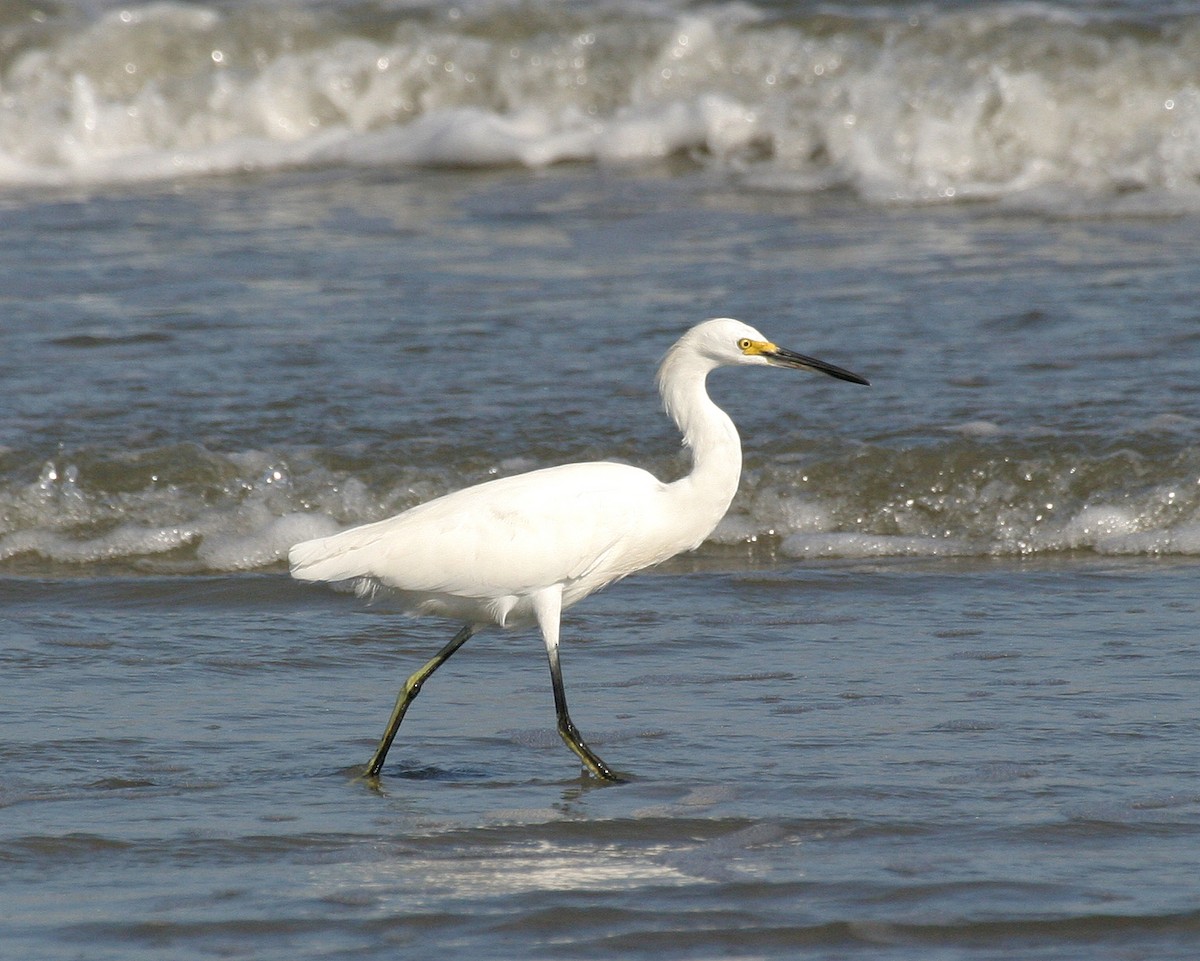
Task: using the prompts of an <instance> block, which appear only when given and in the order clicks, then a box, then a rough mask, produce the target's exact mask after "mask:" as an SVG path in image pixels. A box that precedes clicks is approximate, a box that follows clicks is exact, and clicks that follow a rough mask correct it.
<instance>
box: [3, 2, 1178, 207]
mask: <svg viewBox="0 0 1200 961" xmlns="http://www.w3.org/2000/svg"><path fill="white" fill-rule="evenodd" d="M0 50H6V51H10V52H9V53H8V54H7V55H6V57H5V63H4V65H3V68H2V72H0V99H2V102H3V107H4V109H3V111H0V184H8V185H10V186H15V185H22V184H33V185H65V184H103V183H112V182H121V181H140V180H155V179H164V178H178V177H189V176H197V175H206V174H228V173H236V172H241V171H246V170H279V169H285V168H291V167H297V166H301V167H303V166H313V165H350V166H355V165H368V166H377V165H385V166H387V165H399V166H405V165H407V166H444V167H464V168H471V167H495V166H506V165H515V166H523V167H529V168H539V167H544V166H547V165H551V164H556V163H563V162H576V163H594V164H614V163H619V164H645V163H652V162H655V161H658V160H660V159H662V158H664V157H684V158H687V159H688V160H690V161H691V162H693V163H695V164H696V165H698V166H700V167H705V168H710V169H712V170H714V171H717V172H720V173H723V174H726V175H728V176H730V177H734V178H738V179H739V180H741V181H742V182H743V183H744V184H745V185H746V186H748V187H750V188H754V189H765V190H786V191H799V192H807V191H812V190H818V189H825V188H828V187H835V186H836V187H842V188H847V189H850V190H853V191H855V192H857V193H858V194H859V195H860V196H862V197H864V198H866V199H868V200H871V201H875V202H888V203H890V202H904V203H911V202H948V201H961V200H974V201H978V200H993V201H995V200H999V201H1006V202H1013V201H1015V202H1020V203H1028V204H1034V205H1036V206H1039V207H1048V208H1052V209H1055V210H1058V211H1062V212H1068V213H1069V212H1078V211H1087V210H1091V209H1094V208H1095V206H1096V205H1097V204H1100V205H1102V206H1107V207H1115V208H1117V209H1134V208H1136V209H1144V210H1160V211H1167V210H1178V209H1179V208H1180V206H1185V207H1189V208H1194V207H1195V206H1197V201H1198V199H1200V189H1198V187H1197V177H1198V175H1200V159H1198V158H1200V87H1198V86H1197V83H1196V78H1195V70H1194V64H1195V62H1196V60H1197V57H1198V56H1200V15H1196V14H1188V13H1180V14H1178V15H1174V16H1167V15H1163V14H1155V15H1154V16H1153V17H1151V16H1150V15H1147V16H1146V18H1145V19H1144V20H1139V19H1138V15H1137V13H1136V9H1133V8H1131V10H1130V11H1129V12H1128V13H1125V14H1123V13H1122V12H1120V11H1118V12H1116V13H1113V12H1112V11H1111V10H1109V11H1107V12H1097V13H1092V12H1090V11H1089V10H1087V9H1084V8H1073V9H1071V10H1070V11H1064V10H1063V9H1062V8H1061V7H1058V6H1055V5H1051V4H1039V3H1024V4H986V5H978V6H976V5H971V6H969V7H966V8H963V9H957V8H956V9H948V10H947V9H939V8H937V7H934V6H921V7H913V6H908V5H904V6H894V7H893V6H886V5H883V6H872V7H870V8H868V9H866V10H861V11H860V10H857V9H856V8H853V7H848V8H844V9H842V8H839V9H837V10H836V11H832V10H831V11H822V10H820V9H817V10H812V9H810V8H808V7H801V8H799V10H798V11H794V12H790V13H789V12H775V11H770V10H766V9H758V8H756V7H754V6H752V5H748V4H742V3H737V4H734V3H720V4H716V5H712V6H707V7H704V8H700V9H698V10H692V11H686V12H685V11H681V10H680V8H679V7H678V6H677V5H676V4H673V3H668V2H666V0H655V2H650V3H643V4H602V5H595V6H581V7H571V8H565V9H564V8H563V7H562V6H561V5H559V4H553V3H550V2H548V0H535V2H533V3H526V4H520V5H515V4H494V3H480V4H465V5H456V6H455V7H453V8H446V9H445V10H441V9H431V10H424V9H414V8H408V7H405V6H403V5H402V6H400V7H389V6H384V7H381V6H379V5H375V4H359V3H347V4H341V5H337V6H335V7H325V6H322V7H311V8H309V7H297V6H295V5H294V4H290V3H283V2H276V3H271V2H267V3H262V4H255V5H254V6H253V7H252V8H246V9H244V10H243V9H238V8H229V7H218V6H203V5H193V4H188V5H184V4H178V3H170V2H163V3H152V4H143V5H130V6H123V7H121V8H119V9H111V10H108V11H105V12H101V13H98V14H87V13H85V12H83V11H81V10H77V9H74V8H71V9H67V8H64V9H61V10H57V11H56V12H53V13H43V12H37V13H26V14H24V15H22V16H19V17H16V18H14V19H12V20H11V21H9V22H7V25H6V26H4V27H3V28H0Z"/></svg>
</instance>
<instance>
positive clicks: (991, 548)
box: [0, 437, 1200, 573]
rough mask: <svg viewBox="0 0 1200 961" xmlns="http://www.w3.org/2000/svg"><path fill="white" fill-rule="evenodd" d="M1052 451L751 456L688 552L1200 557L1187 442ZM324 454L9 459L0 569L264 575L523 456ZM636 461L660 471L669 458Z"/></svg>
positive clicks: (1, 487)
mask: <svg viewBox="0 0 1200 961" xmlns="http://www.w3.org/2000/svg"><path fill="white" fill-rule="evenodd" d="M1060 446H1061V444H1060V443H1059V442H1058V441H1057V440H1056V439H1053V438H1050V439H1046V440H1044V441H1042V442H1037V443H1032V442H1028V441H1023V442H1020V443H1016V442H1013V443H1008V444H1003V445H1001V446H997V441H996V440H995V439H994V438H991V437H988V438H987V439H985V440H982V441H981V440H977V439H974V438H959V439H955V440H951V441H947V442H944V443H942V444H939V445H936V446H933V447H924V446H912V447H900V448H886V447H865V448H862V449H860V450H858V451H856V452H855V453H854V454H852V455H850V456H847V457H840V458H835V459H827V460H822V459H820V458H819V457H814V458H812V459H811V460H810V461H809V462H808V463H807V464H805V465H804V466H803V467H797V466H795V465H794V464H793V463H792V462H791V460H792V459H791V458H789V459H788V460H787V461H767V462H765V463H762V462H760V463H758V464H757V465H756V466H753V467H752V468H751V469H750V470H748V471H747V475H746V477H745V478H744V479H743V483H742V488H741V490H740V492H739V494H738V496H737V498H736V499H735V501H734V504H733V507H732V509H731V510H730V513H729V515H728V516H727V517H726V518H725V520H724V521H722V523H721V525H720V526H719V527H718V528H717V530H716V531H715V532H714V533H713V535H712V537H711V538H710V539H709V541H708V543H707V544H706V545H705V546H703V547H702V548H701V551H703V552H707V553H710V554H713V556H729V557H734V556H737V555H740V554H744V553H745V552H747V551H748V552H749V558H750V559H751V561H752V562H754V561H758V562H762V561H767V560H770V559H772V558H774V557H777V556H784V557H791V558H799V559H822V558H886V557H926V558H945V557H1011V558H1016V557H1030V556H1056V555H1067V554H1073V553H1093V554H1098V555H1109V556H1192V555H1200V483H1198V482H1197V478H1198V477H1200V459H1198V456H1197V454H1196V453H1195V451H1193V450H1191V449H1188V448H1186V446H1185V447H1180V448H1177V449H1175V450H1174V452H1173V453H1169V452H1165V451H1164V450H1163V449H1162V448H1155V449H1154V450H1153V451H1147V452H1146V453H1139V452H1138V451H1137V450H1135V449H1133V448H1122V449H1119V450H1101V451H1094V452H1092V453H1088V452H1087V451H1086V450H1077V451H1075V452H1073V453H1071V454H1063V453H1062V452H1061V450H1060V449H1059V448H1060ZM329 459H330V457H329V455H328V454H327V453H322V452H320V451H312V450H295V451H274V452H265V451H249V452H243V453H237V454H221V453H218V452H214V451H209V450H206V449H204V448H202V447H199V446H196V445H179V446H176V447H172V448H167V449H161V450H156V451H146V452H142V453H140V454H134V455H130V454H128V453H126V452H117V451H113V452H109V453H108V454H103V453H100V454H97V453H96V452H88V453H86V454H84V455H83V457H82V458H81V460H80V464H82V465H83V466H79V464H75V463H72V462H70V461H64V462H61V463H54V462H51V463H47V464H45V465H42V466H41V467H40V469H39V468H38V466H37V465H35V464H30V465H27V466H26V467H16V468H15V469H10V470H7V471H6V472H5V473H4V475H3V478H2V479H0V565H3V566H5V567H8V568H9V569H12V570H25V571H38V570H49V569H60V568H66V569H72V570H76V571H80V572H82V571H87V570H99V569H105V570H110V569H114V568H117V569H131V570H137V571H143V572H176V573H183V572H191V573H199V572H231V571H246V570H258V569H272V568H276V567H281V566H282V564H283V562H284V561H285V559H286V557H287V552H288V549H289V548H290V547H291V546H292V545H293V544H295V543H298V542H300V541H304V540H308V539H310V538H315V537H323V536H326V535H329V534H332V533H334V532H335V531H338V530H341V529H344V528H346V527H349V526H352V525H356V524H361V523H366V522H369V521H374V520H380V519H382V518H384V517H387V516H390V515H391V514H394V513H397V512H399V511H401V510H404V509H406V508H408V507H412V506H414V505H415V504H417V503H420V502H421V501H424V500H428V499H430V498H431V497H434V496H436V495H438V494H441V493H445V492H447V491H448V490H451V489H453V488H455V487H458V486H464V485H466V484H470V483H477V482H480V481H485V480H487V479H488V477H492V476H499V475H502V474H505V473H511V472H512V471H513V470H516V469H518V468H524V467H527V466H529V465H527V464H524V463H522V464H519V465H509V467H508V468H506V467H502V466H500V465H497V466H496V467H495V468H493V469H492V470H490V471H485V472H483V473H482V474H481V473H477V472H459V473H455V472H454V471H453V470H452V469H449V470H448V469H447V465H444V464H443V465H440V466H438V467H436V468H433V467H431V468H429V469H421V468H419V467H413V466H411V465H404V464H399V463H397V464H392V465H388V464H386V463H379V464H375V465H373V466H372V468H371V469H370V470H369V471H366V472H361V473H360V472H357V471H355V470H340V469H332V468H330V467H329V466H327V461H328V460H329ZM757 459H758V458H756V457H755V455H753V454H751V460H752V461H755V460H757ZM148 465H157V466H154V467H151V466H148ZM536 466H546V465H544V464H539V465H536ZM648 466H649V467H651V469H653V470H654V471H655V472H657V473H658V474H660V475H661V476H667V475H669V474H670V473H671V471H672V469H673V462H672V461H670V460H661V461H658V462H651V463H649V464H648ZM509 468H511V470H510V469H509ZM731 552H732V553H731Z"/></svg>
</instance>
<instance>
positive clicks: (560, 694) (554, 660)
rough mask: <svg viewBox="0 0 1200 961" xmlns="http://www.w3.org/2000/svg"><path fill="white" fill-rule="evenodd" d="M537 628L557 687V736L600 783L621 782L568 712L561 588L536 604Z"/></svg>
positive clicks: (555, 708) (556, 588)
mask: <svg viewBox="0 0 1200 961" xmlns="http://www.w3.org/2000/svg"><path fill="white" fill-rule="evenodd" d="M534 611H535V612H536V614H537V618H538V626H539V627H541V629H542V637H543V638H544V639H545V641H546V654H547V656H548V657H549V659H550V682H551V684H552V685H553V686H554V710H555V712H556V713H557V715H558V733H559V736H560V737H561V738H562V739H563V741H565V742H566V745H567V747H569V748H570V749H571V750H572V751H574V752H575V754H576V755H578V757H579V760H581V761H582V762H583V764H584V766H585V767H586V768H587V769H588V770H589V771H591V772H592V774H594V775H595V776H596V777H598V778H599V779H600V780H601V781H621V780H623V779H622V778H620V777H618V776H617V775H616V774H614V773H613V772H612V769H611V768H610V767H609V766H608V765H607V764H605V763H604V762H603V761H602V760H601V759H600V757H599V756H598V755H597V754H596V752H595V751H593V750H592V749H591V748H590V747H588V746H587V744H586V743H585V742H584V740H583V738H582V737H581V736H580V734H579V729H578V728H576V727H575V722H574V721H572V720H571V715H570V714H569V713H568V712H567V695H566V691H564V690H563V679H562V666H561V665H560V664H559V659H558V631H559V620H560V617H561V615H562V588H561V587H555V588H552V589H550V590H547V591H543V592H542V593H541V594H539V595H538V596H537V597H536V598H535V600H534Z"/></svg>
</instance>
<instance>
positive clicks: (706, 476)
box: [289, 318, 867, 780]
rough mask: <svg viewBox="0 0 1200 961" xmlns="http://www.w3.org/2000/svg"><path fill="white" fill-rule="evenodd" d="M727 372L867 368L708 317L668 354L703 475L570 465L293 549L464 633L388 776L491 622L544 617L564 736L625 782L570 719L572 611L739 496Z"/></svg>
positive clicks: (416, 686) (681, 420) (380, 754)
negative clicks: (718, 376) (716, 373)
mask: <svg viewBox="0 0 1200 961" xmlns="http://www.w3.org/2000/svg"><path fill="white" fill-rule="evenodd" d="M722 365H760V366H761V365H773V366H778V367H791V368H798V369H808V370H817V371H821V372H823V373H826V374H829V375H831V376H834V377H838V378H841V379H843V380H848V381H852V382H855V383H862V384H865V383H867V381H865V380H864V379H863V378H861V377H859V376H858V375H857V374H852V373H850V372H849V371H846V370H843V369H842V368H840V367H835V366H833V365H831V364H827V363H825V362H823V361H819V360H815V359H814V358H811V357H806V356H804V355H802V354H797V353H794V352H792V351H789V350H785V349H783V348H780V347H777V346H776V345H774V344H773V343H771V342H770V341H768V340H766V339H765V338H764V337H763V335H762V334H760V333H759V332H758V331H756V330H754V328H752V327H749V326H747V325H745V324H743V323H741V322H739V321H736V320H730V319H727V318H721V319H717V320H710V321H705V322H704V323H702V324H699V325H697V326H696V327H693V328H692V329H691V330H690V331H688V332H687V333H686V334H684V336H683V337H681V338H680V339H679V340H678V341H677V342H676V344H675V345H674V346H673V347H672V348H671V349H670V350H669V351H668V352H667V355H666V357H665V358H664V359H663V362H662V365H661V367H660V369H659V375H658V385H659V390H660V392H661V394H662V397H663V402H664V405H665V407H666V409H667V412H668V414H670V416H671V417H672V419H673V420H674V421H675V423H676V424H678V425H679V428H680V430H682V431H683V440H684V444H685V445H686V446H687V447H689V448H690V449H691V452H692V470H691V472H690V473H689V474H687V475H686V476H685V477H683V478H680V479H679V480H676V481H674V482H672V483H663V482H662V481H659V480H658V479H657V478H655V477H654V476H653V475H652V474H649V473H647V472H646V471H644V470H641V469H639V468H636V467H630V466H628V465H624V464H615V463H608V462H594V463H583V464H566V465H564V466H561V467H550V468H546V469H544V470H537V471H532V472H530V473H527V474H521V475H518V476H516V477H507V478H502V479H500V480H494V481H489V482H487V483H484V484H479V485H477V486H475V487H469V488H466V489H464V490H460V491H455V492H454V493H451V494H447V495H445V496H444V497H439V498H437V499H435V500H432V501H429V502H427V503H425V504H420V505H418V506H417V507H414V508H412V509H411V510H408V511H405V512H404V513H402V514H399V515H397V516H395V517H392V518H389V519H388V520H383V521H378V522H376V523H373V524H365V525H363V526H361V527H356V528H353V529H351V530H348V531H344V532H342V533H340V534H334V535H332V536H331V537H323V538H319V539H317V540H311V541H305V542H304V543H301V544H297V545H296V546H294V547H293V548H292V549H291V551H290V553H289V560H290V562H291V568H292V575H293V576H294V577H296V578H298V579H300V580H306V581H352V582H355V583H356V584H357V586H358V587H359V589H360V590H371V589H374V588H377V587H381V588H385V589H387V590H388V591H389V593H390V594H392V595H394V596H395V597H397V598H398V599H399V601H400V603H401V604H402V606H403V607H404V608H405V609H406V610H408V611H410V612H412V613H415V614H427V615H435V616H440V617H446V618H451V619H454V620H457V621H460V622H463V623H464V624H465V626H464V627H463V629H462V630H461V631H459V633H458V635H456V636H455V638H454V639H453V640H452V641H451V642H450V643H449V644H447V645H446V646H445V647H444V648H442V650H441V651H440V652H439V653H438V655H437V656H435V657H434V658H433V659H432V660H430V661H429V662H428V663H426V664H425V665H424V666H423V667H422V668H421V670H419V671H417V672H416V673H415V674H413V675H412V677H410V678H409V679H408V681H407V682H406V683H405V685H404V687H403V688H402V689H401V691H400V695H399V697H398V698H397V700H396V706H395V709H394V710H393V712H392V717H391V719H390V720H389V723H388V728H387V731H386V732H385V734H384V736H383V739H382V740H381V741H380V744H379V747H378V749H377V750H376V752H375V756H374V757H373V758H372V760H371V762H370V764H369V765H368V768H367V775H368V776H371V777H374V776H377V775H378V773H379V770H380V768H381V767H382V765H383V761H384V758H385V756H386V754H387V751H388V749H389V747H390V745H391V742H392V739H393V738H394V737H395V734H396V730H397V729H398V728H399V725H400V722H401V720H402V719H403V717H404V713H405V711H406V710H407V708H408V705H409V703H410V702H411V701H412V699H413V698H414V697H416V695H417V693H418V691H419V690H420V688H421V685H422V684H423V683H424V681H425V680H426V679H427V678H428V677H429V675H430V674H432V673H433V671H435V670H436V669H437V668H438V667H439V666H440V665H441V664H442V663H444V662H445V660H446V659H448V658H449V657H450V656H451V655H452V654H453V653H454V652H455V651H456V650H458V648H459V647H461V646H462V644H463V643H465V642H466V641H467V639H468V638H470V637H471V635H472V634H474V633H476V632H477V631H478V630H480V629H481V628H483V627H486V626H488V625H499V626H502V627H510V626H518V625H527V624H532V623H537V624H538V625H539V626H540V628H541V630H542V634H543V638H544V640H545V642H546V649H547V654H548V655H549V658H550V670H551V680H552V682H553V686H554V694H555V705H556V709H557V713H558V727H559V733H560V734H561V735H562V737H563V740H564V741H565V742H566V743H567V745H568V746H569V747H570V748H571V749H572V750H573V751H574V752H575V753H576V754H577V755H578V756H579V757H580V759H581V760H582V761H583V763H584V764H585V765H586V766H587V767H588V768H589V769H590V770H591V771H592V773H593V774H595V775H596V776H597V777H600V778H602V779H605V780H619V778H617V777H616V776H615V775H614V774H613V773H612V771H611V770H610V769H609V768H608V766H607V765H606V764H604V762H603V761H601V760H600V759H599V757H597V756H596V755H595V753H594V752H592V750H591V749H590V748H589V747H588V746H587V745H586V744H585V743H584V741H583V739H582V738H581V737H580V736H579V733H578V731H577V730H576V729H575V726H574V724H573V723H572V722H571V719H570V716H569V715H568V713H567V708H566V698H565V695H564V693H563V687H562V677H561V670H560V668H559V658H558V630H559V619H560V614H561V611H562V610H563V609H565V608H567V607H570V606H571V605H572V604H575V603H577V602H578V601H580V600H582V599H583V598H584V597H587V595H589V594H591V593H592V592H593V591H596V590H599V589H600V588H602V587H604V586H605V585H606V584H610V583H612V582H613V581H614V580H617V579H618V578H621V577H624V576H625V575H627V574H631V573H633V572H634V571H638V570H642V569H643V568H646V567H649V566H651V565H654V564H658V563H660V562H662V561H664V560H666V559H667V558H669V557H672V556H674V555H675V554H678V553H680V552H681V551H686V550H691V549H692V548H694V547H696V546H698V545H699V544H700V543H701V542H702V541H703V540H704V538H705V537H707V536H708V535H709V534H710V533H711V532H712V530H713V528H715V527H716V526H717V524H718V523H719V522H720V520H721V518H722V517H723V516H724V514H725V511H726V510H727V509H728V507H729V504H730V501H732V499H733V496H734V494H735V492H736V491H737V485H738V479H739V477H740V474H741V465H742V454H741V444H740V441H739V439H738V434H737V430H736V429H735V428H734V426H733V422H732V421H731V420H730V419H729V417H728V416H727V415H726V414H725V413H724V412H723V411H722V410H720V408H718V407H717V406H716V405H715V404H714V403H713V402H712V401H711V400H710V399H709V397H708V393H707V391H706V389H705V379H706V377H707V375H708V373H709V372H710V371H711V370H713V369H714V368H716V367H719V366H722Z"/></svg>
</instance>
